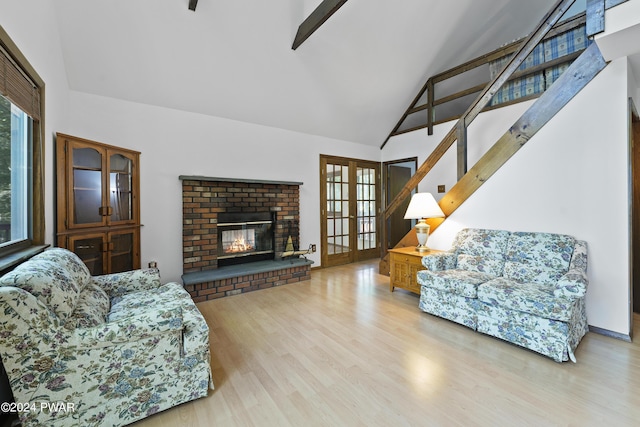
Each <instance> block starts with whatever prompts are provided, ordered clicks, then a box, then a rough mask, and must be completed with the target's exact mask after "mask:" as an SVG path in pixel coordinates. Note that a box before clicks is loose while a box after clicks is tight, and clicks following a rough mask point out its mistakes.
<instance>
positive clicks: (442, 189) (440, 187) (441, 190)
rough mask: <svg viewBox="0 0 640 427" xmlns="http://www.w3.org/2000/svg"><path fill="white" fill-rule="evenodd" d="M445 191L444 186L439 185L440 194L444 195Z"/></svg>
mask: <svg viewBox="0 0 640 427" xmlns="http://www.w3.org/2000/svg"><path fill="white" fill-rule="evenodd" d="M444 192H445V189H444V185H438V193H444Z"/></svg>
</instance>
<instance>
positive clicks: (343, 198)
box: [320, 155, 380, 267]
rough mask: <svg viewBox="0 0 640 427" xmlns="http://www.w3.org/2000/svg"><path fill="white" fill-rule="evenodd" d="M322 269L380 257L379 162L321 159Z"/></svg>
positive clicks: (321, 157)
mask: <svg viewBox="0 0 640 427" xmlns="http://www.w3.org/2000/svg"><path fill="white" fill-rule="evenodd" d="M320 207H321V212H320V217H321V227H320V234H321V239H322V244H321V245H320V246H321V261H322V265H323V266H327V267H328V266H332V265H340V264H348V263H351V262H354V261H360V260H364V259H369V258H377V257H379V256H380V235H379V231H378V230H379V229H380V227H379V225H380V222H379V213H380V163H377V162H372V161H367V160H357V159H348V158H344V157H331V156H324V155H321V156H320Z"/></svg>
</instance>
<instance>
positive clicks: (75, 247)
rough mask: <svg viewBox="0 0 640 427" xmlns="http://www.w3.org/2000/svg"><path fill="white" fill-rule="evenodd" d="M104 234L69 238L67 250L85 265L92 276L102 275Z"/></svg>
mask: <svg viewBox="0 0 640 427" xmlns="http://www.w3.org/2000/svg"><path fill="white" fill-rule="evenodd" d="M105 237H106V235H105V234H104V233H95V234H83V235H81V236H70V237H69V249H70V250H71V251H72V252H74V253H75V254H76V255H78V257H80V259H81V260H82V261H83V262H84V263H85V264H86V265H87V267H88V268H89V271H90V272H91V275H92V276H97V275H100V274H104V273H105V271H107V270H106V269H105V267H106V265H105V258H104V250H105V249H106V241H105Z"/></svg>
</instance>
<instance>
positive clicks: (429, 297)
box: [419, 286, 478, 330]
mask: <svg viewBox="0 0 640 427" xmlns="http://www.w3.org/2000/svg"><path fill="white" fill-rule="evenodd" d="M475 304H477V300H476V299H475V298H467V297H464V296H461V295H458V294H454V293H451V292H445V291H440V290H437V289H433V288H429V287H426V286H425V287H423V288H422V289H421V292H420V303H419V307H420V309H421V310H422V311H425V312H427V313H431V314H435V315H436V316H439V317H442V318H445V319H448V320H451V321H453V322H456V323H460V324H461V325H464V326H466V327H468V328H471V329H473V330H475V329H476V325H477V323H478V321H477V316H476V308H475Z"/></svg>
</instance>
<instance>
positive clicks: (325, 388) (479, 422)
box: [135, 260, 640, 427]
mask: <svg viewBox="0 0 640 427" xmlns="http://www.w3.org/2000/svg"><path fill="white" fill-rule="evenodd" d="M377 268H378V264H377V260H376V261H373V262H364V263H358V264H352V265H349V266H343V267H334V268H327V269H321V270H313V271H312V273H311V280H310V281H306V282H302V283H297V284H291V285H285V286H281V287H278V288H273V289H267V290H261V291H256V292H251V293H248V294H243V295H236V296H232V297H227V298H223V299H220V300H216V301H209V302H206V303H201V304H199V305H198V306H199V308H200V310H201V311H202V313H203V314H204V316H205V318H206V319H207V322H208V323H209V327H210V329H211V351H212V366H213V378H214V382H215V386H216V389H215V390H214V391H212V392H210V393H209V396H208V397H206V398H203V399H199V400H197V401H194V402H190V403H186V404H183V405H181V406H178V407H176V408H174V409H170V410H168V411H165V412H162V413H160V414H157V415H154V416H152V417H151V418H148V419H146V420H143V421H141V422H139V423H136V424H135V425H136V427H152V426H181V427H187V426H385V427H386V426H455V425H460V426H556V425H559V426H607V427H619V426H632V425H640V344H638V342H635V343H627V342H624V341H620V340H616V339H613V338H608V337H605V336H602V335H598V334H595V333H589V334H587V336H586V337H585V338H584V339H583V340H582V342H581V343H580V346H579V347H578V349H577V351H576V357H577V359H578V363H577V364H573V363H571V362H565V363H562V364H560V363H556V362H554V361H552V360H551V359H548V358H546V357H543V356H540V355H538V354H537V353H533V352H531V351H528V350H524V349H521V348H519V347H516V346H514V345H511V344H508V343H506V342H503V341H501V340H498V339H496V338H492V337H489V336H486V335H482V334H479V333H476V332H473V331H472V330H470V329H468V328H465V327H463V326H460V325H457V324H454V323H452V322H449V321H446V320H443V319H439V318H436V317H433V316H431V315H428V314H426V313H423V312H422V311H420V310H419V309H418V296H417V295H414V294H410V293H408V292H405V291H403V290H396V291H395V292H393V293H390V292H389V285H388V284H389V278H388V277H385V276H381V275H379V274H377ZM634 329H635V331H636V333H640V317H639V316H638V315H636V317H635V328H634ZM636 341H637V340H636Z"/></svg>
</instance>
